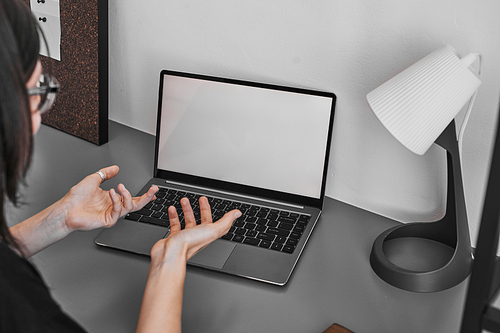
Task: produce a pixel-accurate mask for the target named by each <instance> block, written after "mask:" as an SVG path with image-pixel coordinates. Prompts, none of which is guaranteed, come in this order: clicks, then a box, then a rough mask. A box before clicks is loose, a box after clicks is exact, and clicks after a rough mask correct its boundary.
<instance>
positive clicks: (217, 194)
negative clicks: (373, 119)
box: [95, 70, 336, 286]
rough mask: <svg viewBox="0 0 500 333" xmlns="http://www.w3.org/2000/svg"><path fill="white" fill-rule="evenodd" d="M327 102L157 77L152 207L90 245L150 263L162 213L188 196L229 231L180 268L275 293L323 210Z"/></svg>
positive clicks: (248, 85)
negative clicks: (227, 218) (230, 218)
mask: <svg viewBox="0 0 500 333" xmlns="http://www.w3.org/2000/svg"><path fill="white" fill-rule="evenodd" d="M335 102H336V96H335V94H333V93H329V92H322V91H314V90H308V89H300V88H294V87H285V86H278V85H271V84H265V83H257V82H249V81H242V80H235V79H229V78H220V77H213V76H206V75H199V74H192V73H182V72H177V71H170V70H163V71H161V73H160V83H159V94H158V116H157V127H156V143H155V157H154V158H155V161H154V171H153V177H152V178H151V180H149V182H148V183H147V184H145V186H144V187H143V189H142V190H141V191H140V192H139V193H138V195H142V194H143V193H145V192H146V191H147V190H148V189H149V188H150V187H151V186H152V185H156V186H158V187H159V189H160V190H159V191H158V193H157V199H156V200H155V201H153V202H151V203H149V204H148V205H147V206H146V207H144V208H143V209H141V210H140V211H138V212H132V213H130V214H128V215H127V216H125V217H124V218H122V219H120V220H119V221H118V222H117V223H116V225H115V226H113V227H112V228H109V229H105V230H104V231H103V232H102V233H101V234H100V235H99V236H98V238H97V239H96V241H95V242H96V244H98V245H101V246H105V247H110V248H115V249H120V250H125V251H130V252H134V253H138V254H143V255H149V254H150V251H151V248H152V247H153V245H154V244H155V243H156V242H157V241H158V240H160V239H162V238H166V237H168V235H169V222H168V215H167V212H166V209H167V208H168V207H169V206H171V205H174V206H176V207H177V209H178V212H179V214H180V218H181V220H182V210H181V209H180V205H179V203H178V201H179V200H180V198H182V197H187V198H188V199H189V200H190V202H191V203H192V205H193V210H194V211H195V212H196V211H198V208H197V202H198V199H199V197H200V196H206V197H207V198H208V200H209V202H210V206H211V209H212V214H213V216H214V221H215V220H217V219H219V218H220V217H221V216H222V215H223V214H224V213H225V212H227V211H230V210H232V209H235V208H236V209H239V210H240V211H241V212H242V213H243V215H242V216H241V217H240V218H238V219H237V220H236V221H235V222H234V223H233V226H232V227H231V230H230V231H229V232H228V234H226V235H225V236H223V237H222V238H221V239H218V240H216V241H214V242H213V243H211V244H210V245H208V246H207V247H206V248H204V249H203V250H201V251H200V252H198V253H197V254H196V255H195V256H193V257H192V258H191V259H190V260H189V261H188V264H189V265H193V266H198V267H202V268H206V269H210V270H215V271H219V272H223V273H227V274H232V275H236V276H240V277H245V278H249V279H254V280H258V281H263V282H267V283H271V284H275V285H279V286H283V285H285V284H286V283H287V281H288V280H289V278H290V276H291V274H292V271H293V270H294V267H295V266H296V264H297V262H298V260H299V257H300V255H301V253H302V251H303V250H304V247H305V245H306V243H307V241H308V239H309V236H310V235H311V233H312V231H313V229H314V226H315V225H316V223H317V221H318V219H319V217H320V215H321V210H322V207H323V201H324V198H325V186H326V178H327V170H328V160H329V152H330V143H331V137H332V128H333V116H334V110H335Z"/></svg>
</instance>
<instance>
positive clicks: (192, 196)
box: [125, 186, 311, 253]
mask: <svg viewBox="0 0 500 333" xmlns="http://www.w3.org/2000/svg"><path fill="white" fill-rule="evenodd" d="M158 187H159V190H158V192H157V193H156V200H154V201H152V202H150V203H148V204H147V205H146V206H145V207H144V208H143V209H141V210H139V211H136V212H131V213H129V214H127V215H126V216H125V218H126V219H128V220H134V221H139V222H144V223H151V224H155V225H160V226H164V227H167V228H168V227H170V223H169V219H168V212H167V209H168V207H170V206H175V207H176V208H177V213H178V215H179V220H180V222H181V228H184V226H185V223H184V215H183V212H182V208H181V204H180V200H181V199H182V198H184V197H186V198H188V199H189V202H190V203H191V207H192V208H193V212H194V215H195V219H196V221H197V223H198V224H199V223H200V212H199V204H198V199H199V198H200V197H201V196H202V195H201V194H197V193H193V192H184V191H179V190H174V189H169V188H166V187H160V186H158ZM205 197H206V198H207V199H208V202H209V203H210V207H211V210H212V218H213V220H214V221H217V220H219V219H220V218H221V217H222V216H224V214H225V213H226V212H229V211H231V210H233V209H239V210H240V211H241V213H242V216H241V217H239V218H238V219H236V220H235V221H234V222H233V225H232V226H231V229H230V230H229V232H228V233H227V234H226V235H224V236H222V237H221V239H224V240H227V241H231V242H236V243H243V244H248V245H250V246H258V247H261V248H266V249H270V250H274V251H281V252H285V253H293V251H294V250H295V247H296V246H297V243H298V241H299V239H300V237H301V236H302V233H303V232H304V230H305V228H306V226H307V224H308V223H309V220H310V218H311V217H310V216H309V215H305V214H300V213H296V212H292V211H286V210H278V209H273V208H270V207H265V206H257V205H253V204H249V203H245V202H241V201H230V200H227V199H222V198H218V197H210V196H205Z"/></svg>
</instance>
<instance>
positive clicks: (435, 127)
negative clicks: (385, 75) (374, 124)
mask: <svg viewBox="0 0 500 333" xmlns="http://www.w3.org/2000/svg"><path fill="white" fill-rule="evenodd" d="M475 58H476V57H475V55H474V54H470V55H468V56H466V57H464V58H463V59H460V58H459V57H458V56H457V54H456V51H455V49H454V48H453V47H451V46H449V45H446V46H445V47H443V48H440V49H438V50H436V51H434V52H433V53H431V54H429V55H428V56H426V57H425V58H423V59H422V60H420V61H418V62H417V63H415V64H414V65H412V66H411V67H409V68H407V69H406V70H404V71H403V72H401V73H399V74H398V75H396V76H395V77H393V78H392V79H390V80H389V81H387V82H385V83H384V84H382V85H381V86H379V87H378V88H376V89H375V90H373V91H371V92H370V93H368V95H367V100H368V104H369V105H370V107H371V109H372V110H373V112H374V113H375V115H376V116H377V117H378V118H379V120H380V121H381V122H382V124H384V126H385V127H386V128H387V130H389V132H390V133H391V134H392V135H393V136H394V137H395V138H396V139H398V140H399V141H400V142H401V143H402V144H403V145H404V146H406V147H407V148H408V149H409V150H411V151H412V152H414V153H416V154H419V155H423V154H424V153H425V152H426V151H427V150H428V149H429V147H430V146H431V145H432V143H433V142H434V141H435V140H436V139H437V138H438V136H439V135H440V134H441V133H442V132H443V131H444V129H445V128H446V127H447V126H448V124H449V123H450V122H451V121H452V120H453V118H455V116H456V115H457V114H458V112H460V110H461V109H462V107H463V106H464V105H465V103H466V102H467V101H468V100H469V99H470V98H471V97H472V95H473V94H474V92H475V91H476V90H477V88H478V87H479V86H480V85H481V80H480V79H479V78H478V77H477V76H476V74H474V73H473V72H472V71H471V70H470V69H469V65H470V64H471V63H472V62H473V61H474V60H475Z"/></svg>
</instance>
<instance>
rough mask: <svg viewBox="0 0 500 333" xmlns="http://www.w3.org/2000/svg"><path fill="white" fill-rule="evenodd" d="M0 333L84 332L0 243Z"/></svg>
mask: <svg viewBox="0 0 500 333" xmlns="http://www.w3.org/2000/svg"><path fill="white" fill-rule="evenodd" d="M0 332H84V330H83V329H82V328H81V326H79V325H78V324H77V323H76V322H75V321H73V320H72V319H71V318H70V317H68V315H66V314H65V313H64V312H63V311H62V310H61V308H60V306H59V305H58V304H57V303H56V302H55V301H54V299H53V298H52V296H51V295H50V292H49V289H48V288H47V286H46V285H45V283H44V282H43V280H42V278H41V276H40V274H39V273H38V272H37V270H36V269H35V267H34V266H33V265H32V264H31V263H30V262H29V261H28V260H26V259H25V258H23V257H21V256H19V255H18V254H17V253H16V252H14V251H13V250H12V249H11V248H10V247H9V246H8V245H7V244H6V242H4V241H0Z"/></svg>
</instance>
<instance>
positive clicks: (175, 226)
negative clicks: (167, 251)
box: [168, 206, 181, 235]
mask: <svg viewBox="0 0 500 333" xmlns="http://www.w3.org/2000/svg"><path fill="white" fill-rule="evenodd" d="M168 219H169V220H170V235H173V234H175V233H177V232H179V231H181V222H180V221H179V215H178V214H177V209H175V207H174V206H170V207H168Z"/></svg>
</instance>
